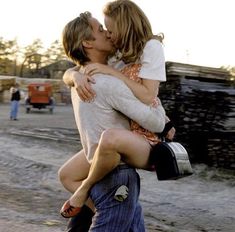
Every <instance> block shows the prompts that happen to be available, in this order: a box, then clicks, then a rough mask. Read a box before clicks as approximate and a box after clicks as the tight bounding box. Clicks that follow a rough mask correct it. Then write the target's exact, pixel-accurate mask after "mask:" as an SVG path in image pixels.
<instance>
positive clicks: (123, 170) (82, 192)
mask: <svg viewBox="0 0 235 232" xmlns="http://www.w3.org/2000/svg"><path fill="white" fill-rule="evenodd" d="M104 16H105V18H104V21H105V26H106V28H107V30H104V28H103V26H102V24H100V23H99V22H98V20H97V19H95V18H93V17H92V15H91V14H90V13H89V12H85V13H81V14H80V16H79V17H77V18H75V19H73V20H72V21H70V22H69V23H68V24H67V25H66V26H65V28H64V30H63V46H64V50H65V53H66V55H67V56H68V57H69V58H70V59H72V60H73V61H74V62H75V63H76V64H77V65H78V66H77V67H75V68H72V69H70V70H68V71H66V73H65V74H64V81H65V83H66V84H67V85H68V86H70V87H71V97H72V104H73V109H74V116H75V120H76V124H77V127H78V130H79V134H80V138H81V143H82V147H83V149H82V150H81V151H79V152H78V153H77V154H76V155H74V156H73V157H72V158H71V159H70V160H68V161H67V162H66V163H65V164H64V165H63V166H62V167H61V168H60V170H59V177H60V180H61V182H62V184H63V185H64V187H65V188H66V189H67V190H68V191H70V192H71V193H73V195H72V196H71V197H70V199H69V200H67V201H66V202H65V203H64V205H63V206H62V208H61V215H62V216H64V217H66V218H70V217H71V218H72V219H71V221H70V224H69V227H68V231H88V230H89V231H102V232H104V231H109V232H115V231H117V232H121V231H123V232H127V231H140V232H142V231H145V228H144V220H143V215H142V210H141V206H140V204H139V201H138V197H139V191H140V183H139V175H138V174H137V172H136V170H135V168H141V169H146V170H149V169H151V168H152V165H153V164H151V163H150V162H149V154H150V151H151V148H152V146H154V145H155V144H157V143H158V142H159V138H158V136H157V133H161V132H162V131H163V129H164V127H165V124H166V123H167V122H168V121H169V119H168V118H167V116H166V114H165V111H164V108H163V106H162V105H161V101H160V99H159V98H158V88H159V84H160V82H162V81H166V75H165V59H164V53H163V48H162V44H161V41H160V39H161V38H160V37H157V36H154V35H153V33H152V29H151V25H150V23H149V21H148V19H147V17H146V16H145V14H144V13H143V11H142V10H141V9H140V8H139V7H138V6H137V5H136V4H135V3H133V2H132V1H129V0H117V1H113V2H110V3H108V4H107V5H106V8H105V9H104ZM167 136H168V137H169V139H172V137H173V136H174V128H169V132H168V135H167ZM87 209H89V210H88V211H89V212H92V213H89V215H90V216H93V214H94V216H93V220H92V224H91V226H90V223H91V221H90V220H89V222H88V223H87V225H84V223H85V222H83V223H81V222H79V217H80V218H82V214H83V212H85V211H86V212H85V213H84V214H86V213H87ZM86 215H88V214H86ZM79 223H80V224H79ZM81 224H82V225H81ZM83 227H86V228H83ZM89 227H90V229H89ZM82 228H83V229H82Z"/></svg>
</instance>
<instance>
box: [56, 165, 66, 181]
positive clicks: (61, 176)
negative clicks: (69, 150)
mask: <svg viewBox="0 0 235 232" xmlns="http://www.w3.org/2000/svg"><path fill="white" fill-rule="evenodd" d="M57 174H58V178H59V180H60V182H61V183H64V182H65V181H66V180H67V179H68V175H67V172H66V168H65V167H64V166H62V167H60V169H59V170H58V173H57Z"/></svg>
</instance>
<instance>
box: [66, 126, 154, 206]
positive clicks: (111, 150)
mask: <svg viewBox="0 0 235 232" xmlns="http://www.w3.org/2000/svg"><path fill="white" fill-rule="evenodd" d="M150 149H151V146H150V144H149V142H148V141H147V140H146V139H145V138H143V137H142V136H140V135H138V134H135V133H133V132H131V131H128V130H123V129H109V130H106V131H105V132H104V133H103V134H102V136H101V139H100V141H99V145H98V147H97V149H96V152H95V155H94V158H93V160H92V164H91V168H90V171H89V174H88V177H87V178H86V179H85V180H84V181H83V182H82V185H81V186H80V187H79V188H78V189H77V190H76V192H75V193H74V194H73V196H72V197H71V198H70V203H71V205H73V206H76V207H81V206H82V205H83V204H84V202H85V201H86V199H87V197H88V192H89V190H90V188H91V187H92V186H93V185H94V184H95V183H96V182H98V181H99V180H101V179H102V178H103V177H104V176H105V175H106V174H108V173H109V172H110V171H112V170H113V169H114V168H115V167H117V165H119V163H120V161H121V159H122V160H123V161H124V162H125V163H127V164H129V165H132V166H134V167H137V168H143V169H145V168H148V159H149V153H150Z"/></svg>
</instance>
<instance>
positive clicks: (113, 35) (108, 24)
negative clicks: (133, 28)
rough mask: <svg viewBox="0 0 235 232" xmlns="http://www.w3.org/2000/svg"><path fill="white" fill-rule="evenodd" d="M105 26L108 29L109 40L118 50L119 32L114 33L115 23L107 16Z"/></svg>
mask: <svg viewBox="0 0 235 232" xmlns="http://www.w3.org/2000/svg"><path fill="white" fill-rule="evenodd" d="M104 24H105V27H106V29H107V38H109V39H110V40H111V42H112V44H113V46H114V47H115V48H118V45H117V42H118V38H117V32H116V31H114V30H115V26H114V21H113V19H112V18H110V17H108V16H105V17H104Z"/></svg>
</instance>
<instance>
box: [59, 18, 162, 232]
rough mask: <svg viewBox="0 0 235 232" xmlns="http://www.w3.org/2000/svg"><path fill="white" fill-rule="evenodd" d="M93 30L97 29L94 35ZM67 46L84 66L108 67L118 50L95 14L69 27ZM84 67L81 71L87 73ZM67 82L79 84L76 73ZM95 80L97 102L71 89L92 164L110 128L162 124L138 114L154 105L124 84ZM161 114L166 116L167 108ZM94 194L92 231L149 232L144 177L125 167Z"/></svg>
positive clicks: (65, 35)
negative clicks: (141, 193) (143, 197)
mask: <svg viewBox="0 0 235 232" xmlns="http://www.w3.org/2000/svg"><path fill="white" fill-rule="evenodd" d="M89 29H91V30H90V34H89ZM78 34H79V36H78ZM63 45H64V48H65V52H66V54H67V55H68V56H69V57H70V58H71V59H73V60H74V61H75V62H78V63H80V65H84V64H86V63H90V62H97V63H103V64H106V61H107V57H108V55H109V54H110V51H111V50H112V45H111V43H110V41H109V40H107V37H106V33H105V31H104V30H103V28H102V25H101V24H100V23H99V22H98V21H97V20H96V19H94V18H92V17H91V15H90V14H89V13H84V14H81V15H80V17H78V18H76V19H74V20H73V21H71V22H69V23H68V24H67V25H66V27H65V29H64V33H63ZM75 45H76V46H75ZM82 69H83V68H82V67H81V71H82ZM64 81H65V83H67V84H69V85H73V80H72V79H71V75H68V76H66V75H65V76H64ZM95 81H96V84H95V85H93V88H94V91H95V92H96V94H97V96H96V97H95V99H94V101H93V102H91V103H86V102H83V101H81V99H80V98H78V96H77V92H76V88H75V87H72V89H71V95H72V103H73V108H74V114H75V119H76V123H77V126H78V129H79V133H80V137H81V143H82V145H83V148H84V151H85V154H86V156H87V159H88V160H89V161H92V158H93V155H94V152H95V150H96V148H97V145H98V142H99V139H100V137H101V134H102V132H103V131H104V130H106V129H109V128H114V127H115V128H122V129H127V130H129V129H130V127H129V120H128V118H131V119H133V120H135V121H136V122H138V123H139V124H140V125H143V126H144V127H149V128H151V126H152V125H151V122H153V121H154V120H156V115H150V117H149V118H148V120H146V117H145V116H144V115H141V114H137V113H136V108H138V111H139V112H144V111H146V109H147V108H148V106H147V105H145V104H143V103H141V102H140V101H138V99H137V98H136V97H134V95H133V94H132V92H131V90H130V89H129V88H128V87H127V86H126V85H125V84H124V83H123V82H122V81H120V80H118V79H116V78H114V77H111V76H107V75H101V74H97V75H96V77H95ZM118 111H119V112H121V113H123V114H121V113H119V112H118ZM159 111H160V112H161V113H163V115H164V110H163V108H162V107H161V106H160V108H159ZM124 114H125V115H126V116H127V117H128V118H127V117H126V116H124ZM160 128H162V125H160ZM157 130H161V129H159V128H158V129H157ZM117 186H118V187H120V188H121V189H119V188H117ZM122 187H123V188H122ZM123 189H124V194H121V201H119V200H120V194H119V193H117V191H116V190H120V191H121V193H122V190H123ZM127 189H128V190H129V193H128V196H126V195H127V191H126V193H125V190H127ZM115 193H117V195H115ZM90 196H91V198H92V200H93V201H94V204H95V207H96V210H97V211H96V214H95V216H94V220H93V224H92V226H91V230H90V231H102V232H103V231H112V232H115V231H118V232H121V231H123V232H124V231H139V232H141V231H144V222H143V217H142V213H141V207H140V204H139V203H138V196H139V177H138V174H137V173H136V172H135V170H134V169H133V168H130V167H128V166H126V165H123V164H122V165H119V167H118V168H117V169H115V170H114V171H113V172H112V173H110V174H109V175H107V176H106V177H105V178H104V179H103V180H102V181H100V182H99V183H97V184H96V185H95V186H94V187H93V188H92V190H91V192H90ZM126 197H127V198H126ZM127 218H128V220H127ZM70 231H75V230H72V229H71V230H70ZM77 231H79V230H77Z"/></svg>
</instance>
